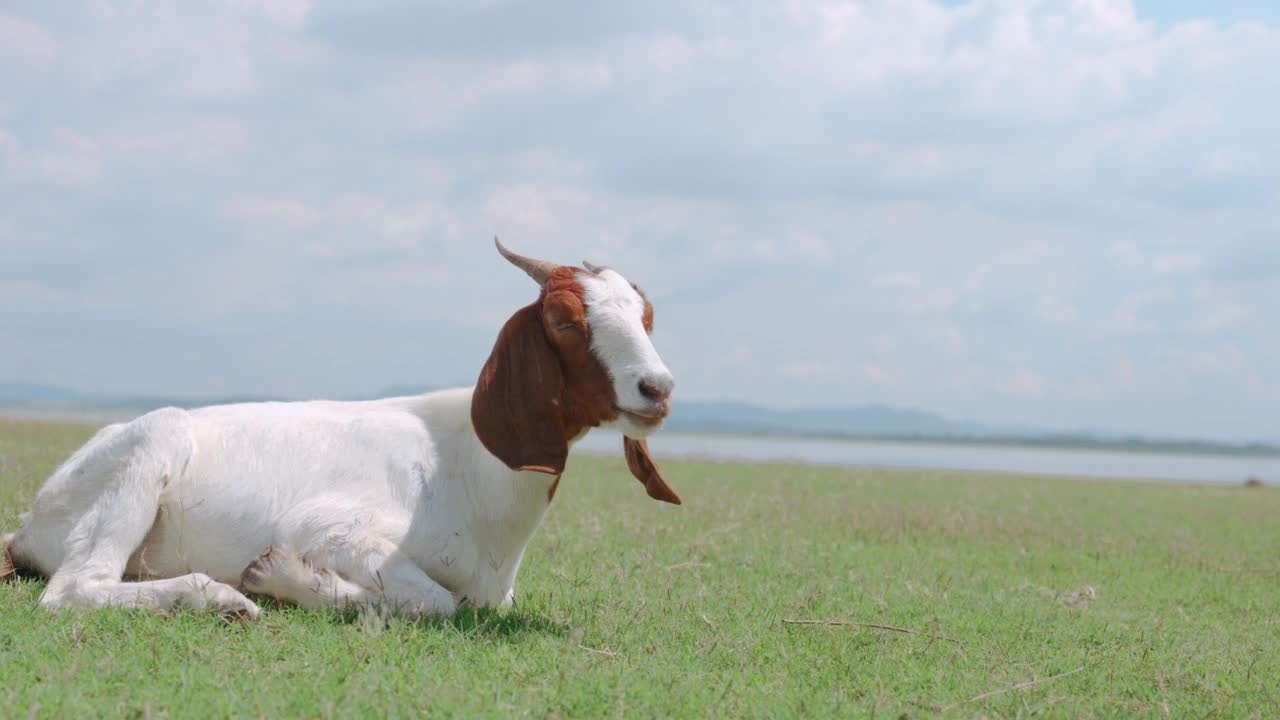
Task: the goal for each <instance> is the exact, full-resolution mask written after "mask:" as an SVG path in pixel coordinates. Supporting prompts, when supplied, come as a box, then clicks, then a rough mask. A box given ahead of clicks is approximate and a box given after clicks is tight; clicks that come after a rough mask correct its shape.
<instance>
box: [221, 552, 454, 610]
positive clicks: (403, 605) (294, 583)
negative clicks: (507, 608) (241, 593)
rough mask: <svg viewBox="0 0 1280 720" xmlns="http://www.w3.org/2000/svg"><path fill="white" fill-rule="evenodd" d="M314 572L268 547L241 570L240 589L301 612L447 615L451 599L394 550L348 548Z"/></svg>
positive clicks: (293, 554) (294, 557) (300, 561)
mask: <svg viewBox="0 0 1280 720" xmlns="http://www.w3.org/2000/svg"><path fill="white" fill-rule="evenodd" d="M326 560H328V561H329V566H328V567H314V566H312V565H311V564H309V563H307V562H306V561H304V560H303V558H302V557H301V556H299V555H298V554H297V553H296V552H294V551H292V550H290V549H288V548H283V547H280V546H277V545H273V546H271V547H269V548H267V550H266V552H264V553H262V555H259V556H258V559H256V560H254V561H253V562H252V563H250V564H249V567H247V568H245V571H244V574H243V575H242V576H241V580H240V584H241V585H242V586H243V587H244V588H245V589H247V590H249V591H250V592H254V593H258V594H261V595H268V596H270V597H274V598H276V599H278V600H283V601H286V602H291V603H294V604H296V605H299V606H301V607H305V608H324V607H338V608H343V607H348V606H350V605H384V606H386V607H387V608H389V609H390V610H391V611H392V612H394V613H396V614H398V615H407V616H410V617H418V616H421V615H443V616H448V615H452V614H453V613H454V612H455V611H456V610H457V603H456V602H455V601H454V599H453V594H452V593H450V592H449V591H448V590H446V589H445V588H444V587H442V586H441V585H440V584H439V583H437V582H436V581H434V580H432V579H431V578H430V577H429V576H427V574H426V573H425V572H423V571H422V569H421V568H419V567H418V566H417V565H416V564H415V563H414V562H413V561H412V560H410V559H409V558H408V557H406V556H405V555H404V554H403V553H401V552H400V551H399V550H396V549H394V548H386V547H384V548H379V549H378V550H374V551H370V550H369V549H368V548H360V549H358V550H355V549H348V550H347V551H343V550H341V549H339V550H338V551H337V552H333V553H330V554H329V557H327V558H326Z"/></svg>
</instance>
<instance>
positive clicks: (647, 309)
mask: <svg viewBox="0 0 1280 720" xmlns="http://www.w3.org/2000/svg"><path fill="white" fill-rule="evenodd" d="M631 288H632V289H633V290H635V291H636V294H638V295H639V296H640V299H641V300H643V301H644V315H642V316H641V317H640V322H642V323H644V331H645V332H648V333H651V332H653V303H651V302H649V296H648V295H645V294H644V291H643V290H641V289H640V286H639V285H636V284H635V283H631Z"/></svg>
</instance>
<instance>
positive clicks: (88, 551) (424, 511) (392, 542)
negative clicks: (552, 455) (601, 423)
mask: <svg viewBox="0 0 1280 720" xmlns="http://www.w3.org/2000/svg"><path fill="white" fill-rule="evenodd" d="M471 395H472V391H471V389H470V388H463V389H458V390H447V391H441V392H436V393H430V394H427V395H422V396H415V397H404V398H391V399H386V400H377V401H370V402H295V403H248V404H238V405H225V406H213V407H206V408H200V409H195V410H190V411H184V410H178V409H172V408H169V409H164V410H157V411H155V412H152V413H149V414H147V415H144V416H142V417H140V418H138V419H136V420H133V421H132V422H129V423H121V424H118V425H112V426H109V427H106V428H103V429H102V430H101V431H99V433H98V434H97V435H96V436H95V437H94V438H93V439H92V440H91V441H90V442H88V443H87V444H86V445H85V446H84V447H82V448H81V449H80V450H79V451H77V452H76V453H75V455H73V456H72V457H71V458H70V459H69V460H67V462H66V463H64V464H63V465H62V467H60V468H59V469H58V470H57V471H56V472H55V473H54V475H53V476H52V477H50V478H49V480H48V482H47V483H46V484H45V486H44V487H43V488H42V489H41V491H40V493H39V494H38V496H37V498H36V501H35V504H34V507H33V509H32V511H31V513H30V514H29V515H28V516H26V517H25V518H24V520H25V521H24V523H23V527H22V529H21V530H20V531H19V532H18V533H17V536H16V538H15V540H14V543H13V551H14V556H15V559H17V561H18V562H19V563H20V564H25V565H27V566H29V567H34V568H35V569H37V570H39V571H40V572H41V573H44V574H46V575H49V576H50V583H49V586H48V588H47V589H46V593H45V597H44V602H45V604H46V605H50V606H97V605H106V604H116V603H120V604H130V602H125V601H123V600H122V598H130V597H132V598H133V599H137V600H139V602H138V603H137V604H146V605H159V606H171V605H173V604H178V603H180V602H183V601H184V600H185V601H186V602H187V604H192V603H191V602H190V599H189V597H187V596H189V595H190V594H191V593H192V592H196V591H198V589H199V587H202V586H203V587H207V586H210V585H212V586H215V588H216V589H218V590H219V591H220V592H223V593H224V594H225V593H226V592H232V593H234V592H236V591H235V590H233V589H232V588H231V587H230V586H236V585H239V583H240V580H241V576H242V573H244V572H245V569H246V566H249V565H250V564H251V563H253V562H254V560H255V558H258V556H259V554H261V553H262V552H263V550H264V549H265V548H267V547H269V546H280V547H284V548H290V549H292V551H294V552H296V553H297V555H298V556H300V557H301V558H305V559H306V560H307V561H308V564H309V565H314V566H315V567H317V568H324V569H326V570H325V571H323V572H321V573H320V574H319V575H317V577H318V578H320V579H321V580H323V579H325V578H327V577H328V575H329V573H328V570H329V569H331V570H332V571H333V573H335V574H338V575H341V576H342V579H335V580H334V582H338V583H342V582H344V581H345V580H350V581H351V582H353V583H356V584H357V585H360V586H361V587H364V588H365V589H368V590H373V589H374V588H369V587H368V586H369V585H370V584H380V583H382V582H383V581H384V580H386V579H391V580H393V581H394V577H395V576H396V575H397V574H399V575H404V576H405V577H406V580H405V584H406V587H409V588H411V590H405V592H404V593H401V595H402V597H398V598H395V599H396V600H398V601H402V602H403V601H409V602H412V603H415V604H416V605H417V608H416V609H417V610H420V611H434V612H452V610H453V609H454V608H455V607H456V603H458V602H461V601H462V600H464V599H466V600H468V601H470V602H471V603H473V604H476V605H500V604H505V603H508V602H510V600H511V598H512V594H513V587H514V584H515V577H516V571H517V569H518V568H519V566H520V562H521V559H522V557H523V554H524V550H525V547H526V545H527V544H528V542H529V540H530V539H531V537H532V536H533V533H534V531H535V529H536V528H537V526H538V524H539V522H540V521H541V519H542V517H543V515H544V513H545V512H546V508H547V506H548V503H549V497H548V491H549V490H550V488H551V485H552V483H553V482H555V478H553V477H551V476H549V475H546V474H540V473H530V472H515V471H512V470H510V469H508V468H507V467H506V466H505V465H503V463H502V462H500V461H499V460H498V459H497V458H495V457H493V456H492V455H491V454H490V453H489V452H488V451H487V450H486V449H485V448H484V446H483V445H482V444H481V443H480V441H479V438H478V437H477V436H476V434H475V432H474V430H473V429H472V424H471V419H470V406H471ZM126 559H127V566H125V565H124V563H125V561H126ZM415 567H416V569H415ZM352 568H355V569H354V570H353V569H352ZM295 569H296V568H295ZM122 570H125V571H126V574H127V575H129V576H133V577H135V578H138V579H142V580H162V579H166V578H184V577H185V578H189V579H190V582H188V583H187V584H186V585H182V586H181V588H180V589H174V587H172V586H171V585H167V584H165V583H148V582H141V583H125V582H120V579H121V571H122ZM418 570H420V571H421V573H418V572H417V571H418ZM360 575H364V577H363V578H361V577H357V576H360ZM423 576H425V577H423ZM131 586H132V587H133V591H134V592H136V597H134V596H130V595H129V592H130V591H131V590H130V588H131ZM222 586H226V587H225V591H224V590H223V587H222ZM318 586H319V585H318V584H317V587H318ZM193 587H194V588H197V590H196V591H193V589H192V588H193ZM326 587H328V586H326ZM179 590H180V591H181V592H185V593H187V596H183V597H178V596H176V595H174V594H173V593H179V594H181V592H179ZM316 592H319V590H316ZM326 592H335V593H336V592H338V591H337V590H335V589H333V588H331V587H329V588H328V589H327V590H326ZM405 593H407V594H409V595H412V596H413V597H403V595H404V594H405ZM204 596H209V603H210V604H214V605H217V604H219V602H221V601H220V600H218V598H214V597H212V596H211V595H210V593H209V592H205V593H204ZM224 599H225V598H224ZM244 602H246V603H247V602H248V601H247V600H244ZM196 604H198V603H196ZM233 605H234V603H233ZM249 606H250V607H251V608H252V610H251V612H252V613H254V614H256V607H252V603H249ZM231 609H235V608H234V607H233V608H231Z"/></svg>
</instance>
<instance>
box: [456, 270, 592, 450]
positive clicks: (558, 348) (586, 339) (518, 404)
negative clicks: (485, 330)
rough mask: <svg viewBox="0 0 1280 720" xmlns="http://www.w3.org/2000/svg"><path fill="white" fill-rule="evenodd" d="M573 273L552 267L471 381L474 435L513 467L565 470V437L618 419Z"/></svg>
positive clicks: (512, 317) (517, 312)
mask: <svg viewBox="0 0 1280 720" xmlns="http://www.w3.org/2000/svg"><path fill="white" fill-rule="evenodd" d="M577 273H578V271H577V270H575V269H573V268H568V267H560V268H557V269H556V270H555V271H554V272H552V274H551V276H550V277H549V278H548V279H547V282H546V284H545V285H544V286H543V288H542V293H541V294H540V295H539V297H538V300H537V301H536V302H534V303H533V304H532V305H528V306H526V307H524V308H522V309H520V310H518V311H516V313H515V314H514V315H512V316H511V319H510V320H508V321H507V324H506V325H505V326H503V328H502V332H501V333H499V335H498V340H497V342H496V343H494V347H493V351H492V352H491V353H490V355H489V359H488V361H486V362H485V365H484V367H483V368H482V369H481V371H480V378H479V380H478V381H477V383H476V390H475V395H474V396H473V397H472V400H471V421H472V424H473V425H474V426H475V429H476V434H477V435H478V436H479V437H480V441H481V443H483V444H484V446H485V448H487V449H488V450H489V452H491V453H493V454H494V455H495V456H496V457H497V458H498V459H499V460H502V461H503V463H505V464H506V465H507V467H509V468H511V469H513V470H533V471H537V472H543V473H548V474H551V475H559V474H561V473H563V472H564V466H565V461H566V459H567V458H568V454H569V440H571V439H573V438H574V437H577V436H578V435H580V434H581V433H582V431H584V430H586V429H588V428H591V427H595V426H597V425H600V424H601V423H605V422H609V421H611V420H613V419H614V418H615V417H616V410H614V406H615V405H616V404H617V398H616V396H615V394H614V392H613V382H612V381H611V380H610V379H609V373H608V372H607V371H606V370H605V369H604V366H603V365H601V364H600V361H599V360H598V359H596V356H595V354H594V353H592V352H591V329H590V328H589V327H588V326H587V315H586V291H585V290H584V289H583V287H582V284H581V283H579V282H578V280H577Z"/></svg>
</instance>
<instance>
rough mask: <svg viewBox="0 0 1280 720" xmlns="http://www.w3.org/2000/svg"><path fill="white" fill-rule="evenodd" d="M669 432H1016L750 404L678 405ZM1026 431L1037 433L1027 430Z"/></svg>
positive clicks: (912, 415) (894, 412)
mask: <svg viewBox="0 0 1280 720" xmlns="http://www.w3.org/2000/svg"><path fill="white" fill-rule="evenodd" d="M667 427H668V428H670V429H673V430H689V431H695V430H704V431H716V432H753V433H787V434H813V435H828V434H837V435H859V436H866V435H932V436H951V435H955V436H967V435H991V434H996V433H1008V432H1015V431H1014V430H1012V429H1010V428H995V427H992V426H988V425H983V424H981V423H976V422H969V421H965V420H952V419H949V418H945V417H943V416H941V415H937V414H935V413H931V412H925V411H923V410H907V409H903V408H895V407H888V406H885V405H865V406H861V407H851V408H808V409H801V410H776V409H773V408H767V407H761V406H758V405H750V404H747V403H733V402H721V403H677V404H676V406H675V407H674V408H673V409H672V413H671V419H670V420H668V421H667ZM1025 432H1031V431H1030V430H1027V431H1025Z"/></svg>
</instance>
